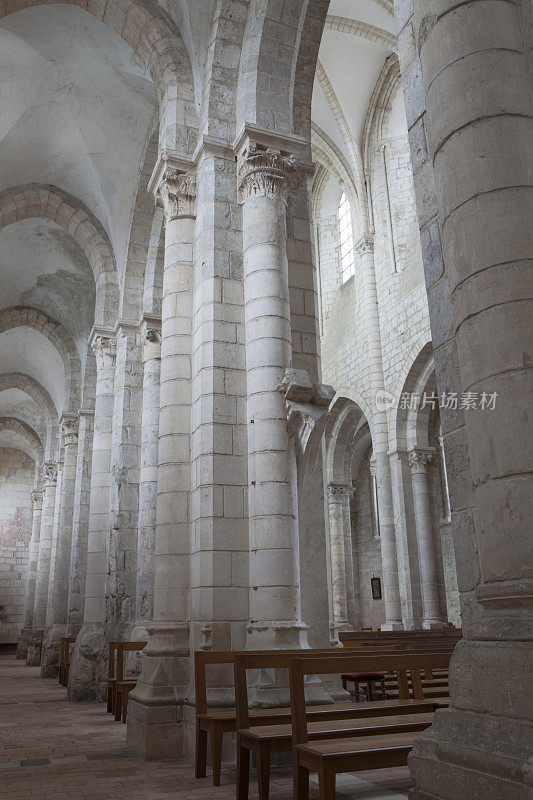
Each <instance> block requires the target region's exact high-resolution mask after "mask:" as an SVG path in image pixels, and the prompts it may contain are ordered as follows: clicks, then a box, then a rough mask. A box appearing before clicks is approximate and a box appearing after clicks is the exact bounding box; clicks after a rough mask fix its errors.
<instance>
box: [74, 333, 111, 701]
mask: <svg viewBox="0 0 533 800" xmlns="http://www.w3.org/2000/svg"><path fill="white" fill-rule="evenodd" d="M93 349H94V351H95V355H96V393H95V409H94V434H93V454H92V464H91V491H90V498H89V536H88V543H87V572H86V578H85V602H84V617H83V625H82V627H81V630H80V632H79V633H78V636H77V639H76V644H75V646H74V649H73V653H72V659H71V665H70V670H69V685H68V697H69V699H70V700H89V699H101V698H102V697H103V695H104V693H105V679H106V667H107V646H106V643H105V641H104V623H105V578H106V570H107V547H108V539H109V487H110V469H111V447H112V426H113V403H114V394H113V388H114V376H115V342H114V341H113V340H112V339H111V338H110V337H109V335H107V336H101V335H95V338H94V342H93Z"/></svg>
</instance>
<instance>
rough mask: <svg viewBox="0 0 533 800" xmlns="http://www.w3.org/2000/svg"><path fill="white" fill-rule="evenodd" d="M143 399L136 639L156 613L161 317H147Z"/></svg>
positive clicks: (143, 335) (144, 634) (143, 634)
mask: <svg viewBox="0 0 533 800" xmlns="http://www.w3.org/2000/svg"><path fill="white" fill-rule="evenodd" d="M141 339H142V361H143V400H142V423H141V473H140V483H139V526H138V536H137V576H136V589H135V625H134V627H133V630H132V632H131V637H132V640H133V641H143V640H144V638H145V637H147V636H148V633H147V630H146V626H147V625H148V624H149V623H150V622H152V619H153V614H154V551H155V531H156V500H157V463H158V448H159V381H160V376H161V320H157V319H148V318H145V319H144V321H143V324H142V327H141Z"/></svg>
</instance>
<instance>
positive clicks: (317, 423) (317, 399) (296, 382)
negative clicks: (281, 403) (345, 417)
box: [277, 369, 335, 487]
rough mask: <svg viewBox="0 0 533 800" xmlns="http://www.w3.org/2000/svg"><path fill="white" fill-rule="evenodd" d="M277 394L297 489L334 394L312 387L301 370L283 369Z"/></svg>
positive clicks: (324, 387)
mask: <svg viewBox="0 0 533 800" xmlns="http://www.w3.org/2000/svg"><path fill="white" fill-rule="evenodd" d="M277 390H278V392H280V393H281V394H283V395H284V396H285V404H286V410H287V427H288V430H289V433H290V435H291V436H292V437H293V439H294V442H295V446H296V458H297V462H298V485H299V487H301V485H302V483H303V478H304V475H305V468H306V465H307V464H308V463H311V462H312V461H314V459H315V457H316V455H317V453H318V449H319V446H320V442H321V440H322V436H323V435H324V430H325V427H326V423H327V421H328V418H329V406H330V404H331V401H332V400H333V398H334V396H335V390H334V389H333V387H332V386H328V385H327V384H325V383H313V382H312V381H311V379H310V378H309V375H308V374H307V372H306V370H304V369H287V370H286V371H285V375H284V376H283V380H282V381H281V383H280V384H279V386H278V387H277Z"/></svg>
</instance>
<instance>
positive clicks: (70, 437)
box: [61, 417, 79, 447]
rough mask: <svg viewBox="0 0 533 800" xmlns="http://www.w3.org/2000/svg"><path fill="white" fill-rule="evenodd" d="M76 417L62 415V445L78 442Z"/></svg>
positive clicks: (77, 421) (77, 420)
mask: <svg viewBox="0 0 533 800" xmlns="http://www.w3.org/2000/svg"><path fill="white" fill-rule="evenodd" d="M78 424H79V419H78V417H63V419H62V420H61V439H62V443H63V446H65V447H66V446H67V445H77V444H78Z"/></svg>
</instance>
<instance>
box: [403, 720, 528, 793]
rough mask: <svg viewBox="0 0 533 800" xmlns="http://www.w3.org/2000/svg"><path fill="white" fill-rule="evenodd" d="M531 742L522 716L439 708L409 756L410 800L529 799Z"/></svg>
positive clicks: (526, 724)
mask: <svg viewBox="0 0 533 800" xmlns="http://www.w3.org/2000/svg"><path fill="white" fill-rule="evenodd" d="M530 741H531V732H530V726H529V724H528V723H526V722H525V721H524V720H522V721H519V720H516V719H510V718H501V717H497V716H492V715H489V714H475V713H471V712H467V711H459V710H456V709H449V710H448V709H446V710H442V711H438V712H437V714H436V716H435V721H434V723H433V725H432V726H431V727H430V728H428V729H427V730H426V731H424V732H423V733H422V734H421V735H420V736H419V737H417V740H416V742H415V744H414V747H413V750H412V753H411V755H410V756H409V771H410V773H411V778H412V779H413V780H414V781H415V783H416V786H415V787H414V788H413V789H410V791H409V800H503V798H505V800H526V798H530V797H531V786H532V781H531V774H530V772H529V773H528V755H529V753H528V742H530Z"/></svg>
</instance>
